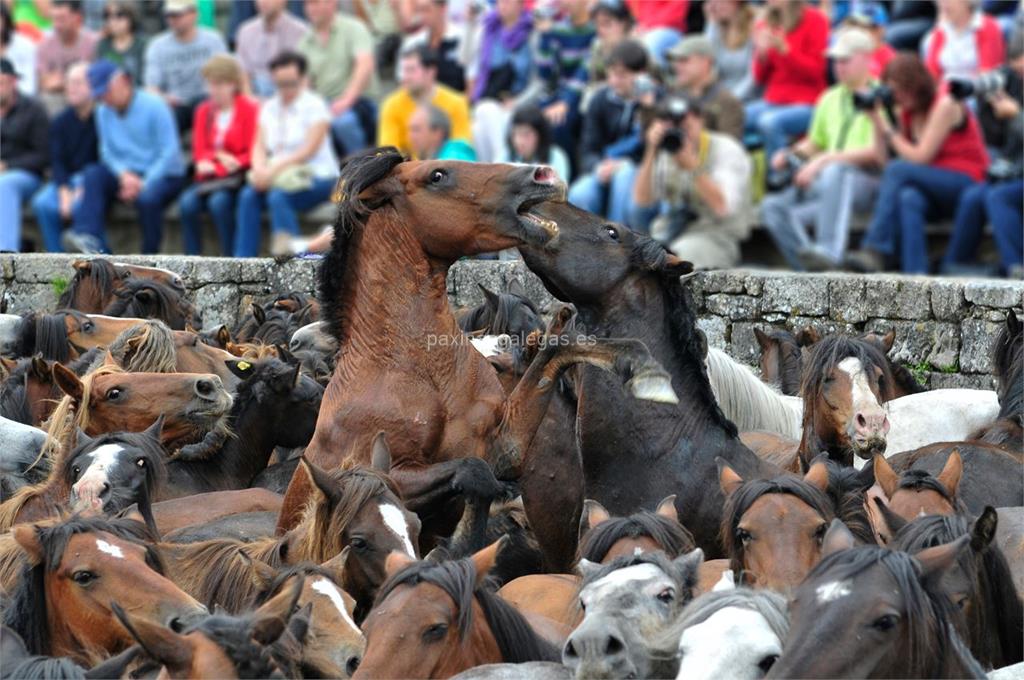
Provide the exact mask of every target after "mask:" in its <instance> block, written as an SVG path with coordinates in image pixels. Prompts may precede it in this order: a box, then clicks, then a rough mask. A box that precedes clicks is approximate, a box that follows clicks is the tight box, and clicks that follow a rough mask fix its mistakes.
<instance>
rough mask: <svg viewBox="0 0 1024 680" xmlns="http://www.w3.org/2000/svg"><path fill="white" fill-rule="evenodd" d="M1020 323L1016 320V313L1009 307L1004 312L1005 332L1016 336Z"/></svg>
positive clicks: (1019, 329)
mask: <svg viewBox="0 0 1024 680" xmlns="http://www.w3.org/2000/svg"><path fill="white" fill-rule="evenodd" d="M1020 331H1021V323H1020V321H1018V320H1017V315H1016V314H1015V313H1014V311H1013V310H1012V309H1011V310H1010V311H1008V312H1007V313H1006V332H1007V333H1009V335H1010V337H1011V338H1012V337H1016V336H1017V335H1018V334H1020Z"/></svg>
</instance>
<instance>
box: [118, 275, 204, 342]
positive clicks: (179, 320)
mask: <svg viewBox="0 0 1024 680" xmlns="http://www.w3.org/2000/svg"><path fill="white" fill-rule="evenodd" d="M103 313H104V314H109V315H110V316H119V317H138V318H143V319H160V320H161V321H163V322H164V323H166V324H167V325H168V326H170V327H171V328H172V329H174V330H178V331H183V330H185V328H186V327H188V326H191V327H192V328H202V325H203V320H202V317H200V315H199V312H198V311H197V310H196V308H195V306H194V305H193V304H192V303H191V302H190V301H189V300H188V298H186V297H185V296H184V294H182V293H179V292H178V291H176V290H175V289H173V288H171V287H170V286H168V285H166V284H163V283H160V282H159V281H154V280H151V279H137V278H132V279H128V280H127V281H125V282H124V284H123V285H122V286H121V288H120V289H119V290H118V291H117V292H116V293H114V300H113V301H112V302H111V303H110V304H109V305H107V307H106V308H105V309H104V310H103Z"/></svg>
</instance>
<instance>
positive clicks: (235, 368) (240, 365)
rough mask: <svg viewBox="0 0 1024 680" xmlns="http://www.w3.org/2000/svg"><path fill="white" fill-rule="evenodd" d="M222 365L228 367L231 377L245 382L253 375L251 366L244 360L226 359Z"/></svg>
mask: <svg viewBox="0 0 1024 680" xmlns="http://www.w3.org/2000/svg"><path fill="white" fill-rule="evenodd" d="M224 365H225V366H227V367H228V370H229V371H231V373H232V375H234V376H235V377H236V378H239V379H240V380H247V379H248V378H249V376H251V375H252V373H253V370H252V369H253V365H252V363H251V362H249V361H246V360H245V359H226V360H225V361H224Z"/></svg>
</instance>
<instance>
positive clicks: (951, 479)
mask: <svg viewBox="0 0 1024 680" xmlns="http://www.w3.org/2000/svg"><path fill="white" fill-rule="evenodd" d="M963 473H964V465H963V459H961V458H960V449H953V451H952V452H950V454H949V458H947V459H946V464H945V465H944V466H942V472H940V473H939V476H938V480H939V482H940V483H941V484H942V486H943V487H945V489H946V491H948V492H949V495H950V496H952V497H954V498H955V497H956V490H957V488H958V487H959V486H960V478H961V477H962V476H963Z"/></svg>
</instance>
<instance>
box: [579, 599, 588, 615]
mask: <svg viewBox="0 0 1024 680" xmlns="http://www.w3.org/2000/svg"><path fill="white" fill-rule="evenodd" d="M580 611H581V612H585V611H587V603H586V602H584V601H583V600H580Z"/></svg>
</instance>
